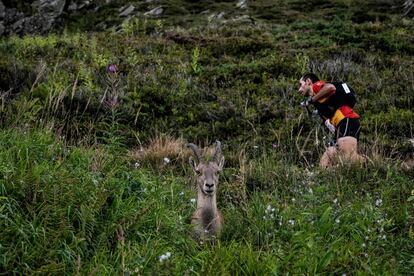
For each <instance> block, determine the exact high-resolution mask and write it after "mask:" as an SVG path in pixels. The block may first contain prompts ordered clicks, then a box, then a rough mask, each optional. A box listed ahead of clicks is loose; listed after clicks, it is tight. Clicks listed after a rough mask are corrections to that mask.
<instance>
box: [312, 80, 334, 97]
mask: <svg viewBox="0 0 414 276" xmlns="http://www.w3.org/2000/svg"><path fill="white" fill-rule="evenodd" d="M335 91H336V88H335V85H333V84H331V83H325V85H324V86H323V87H322V88H321V90H320V91H319V93H318V94H316V95H314V96H313V97H312V102H317V101H319V100H320V99H322V98H325V97H328V96H330V95H331V94H332V93H333V92H335Z"/></svg>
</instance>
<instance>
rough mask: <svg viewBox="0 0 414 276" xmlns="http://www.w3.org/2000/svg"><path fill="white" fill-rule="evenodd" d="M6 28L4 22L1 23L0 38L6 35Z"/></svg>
mask: <svg viewBox="0 0 414 276" xmlns="http://www.w3.org/2000/svg"><path fill="white" fill-rule="evenodd" d="M4 31H5V28H4V25H3V22H0V36H2V35H3V34H4Z"/></svg>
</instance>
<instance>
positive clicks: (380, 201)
mask: <svg viewBox="0 0 414 276" xmlns="http://www.w3.org/2000/svg"><path fill="white" fill-rule="evenodd" d="M381 205H382V199H380V198H379V199H377V200H375V206H377V207H380V206H381Z"/></svg>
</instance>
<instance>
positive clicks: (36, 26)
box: [10, 15, 55, 34]
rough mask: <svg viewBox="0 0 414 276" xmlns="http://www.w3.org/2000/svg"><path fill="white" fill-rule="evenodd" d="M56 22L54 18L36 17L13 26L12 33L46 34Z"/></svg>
mask: <svg viewBox="0 0 414 276" xmlns="http://www.w3.org/2000/svg"><path fill="white" fill-rule="evenodd" d="M54 22H55V19H53V18H50V17H47V16H43V15H34V16H30V17H25V18H23V19H20V20H19V21H17V22H15V23H14V24H12V25H11V27H10V31H11V32H12V33H16V34H34V33H40V34H44V33H46V32H47V31H49V30H50V29H51V28H52V26H53V23H54Z"/></svg>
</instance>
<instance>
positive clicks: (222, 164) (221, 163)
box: [217, 156, 224, 171]
mask: <svg viewBox="0 0 414 276" xmlns="http://www.w3.org/2000/svg"><path fill="white" fill-rule="evenodd" d="M217 165H218V167H219V170H220V171H221V170H222V169H223V167H224V156H222V157H221V158H220V160H219V162H218V163H217Z"/></svg>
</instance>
